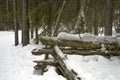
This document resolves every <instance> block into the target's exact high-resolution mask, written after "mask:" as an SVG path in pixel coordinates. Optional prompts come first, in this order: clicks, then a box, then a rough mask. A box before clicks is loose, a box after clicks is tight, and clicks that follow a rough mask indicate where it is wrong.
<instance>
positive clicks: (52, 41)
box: [40, 37, 120, 50]
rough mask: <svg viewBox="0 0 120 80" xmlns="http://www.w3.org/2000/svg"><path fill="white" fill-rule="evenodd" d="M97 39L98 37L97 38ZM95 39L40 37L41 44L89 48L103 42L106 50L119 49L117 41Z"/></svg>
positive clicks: (96, 47) (99, 45) (98, 47)
mask: <svg viewBox="0 0 120 80" xmlns="http://www.w3.org/2000/svg"><path fill="white" fill-rule="evenodd" d="M97 39H99V38H97ZM97 39H96V41H93V42H92V41H90V42H88V41H83V40H82V41H81V40H78V39H63V38H57V37H40V41H41V43H42V44H43V45H49V46H54V45H56V44H57V45H58V46H62V47H72V48H91V49H100V48H101V44H104V46H105V48H106V49H107V50H115V49H120V45H119V44H118V43H117V41H116V42H115V41H113V42H112V41H111V42H110V40H109V41H107V40H108V39H106V41H102V40H100V41H99V40H97Z"/></svg>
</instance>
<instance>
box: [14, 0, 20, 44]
mask: <svg viewBox="0 0 120 80" xmlns="http://www.w3.org/2000/svg"><path fill="white" fill-rule="evenodd" d="M16 4H17V3H16V0H13V11H14V29H15V46H17V45H18V43H19V41H18V25H17V13H16V12H17V5H16Z"/></svg>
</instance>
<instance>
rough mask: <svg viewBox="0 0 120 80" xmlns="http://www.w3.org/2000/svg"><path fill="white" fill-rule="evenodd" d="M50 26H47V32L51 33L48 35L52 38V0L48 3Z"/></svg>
mask: <svg viewBox="0 0 120 80" xmlns="http://www.w3.org/2000/svg"><path fill="white" fill-rule="evenodd" d="M47 24H48V26H47V30H48V31H49V32H47V33H48V36H51V34H52V0H49V1H48V23H47Z"/></svg>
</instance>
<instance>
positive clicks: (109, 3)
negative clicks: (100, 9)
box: [105, 0, 113, 35]
mask: <svg viewBox="0 0 120 80" xmlns="http://www.w3.org/2000/svg"><path fill="white" fill-rule="evenodd" d="M112 21H113V0H106V27H105V35H112Z"/></svg>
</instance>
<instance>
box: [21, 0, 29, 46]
mask: <svg viewBox="0 0 120 80" xmlns="http://www.w3.org/2000/svg"><path fill="white" fill-rule="evenodd" d="M22 29H23V35H22V36H23V46H25V45H27V44H29V15H28V0H23V28H22Z"/></svg>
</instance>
